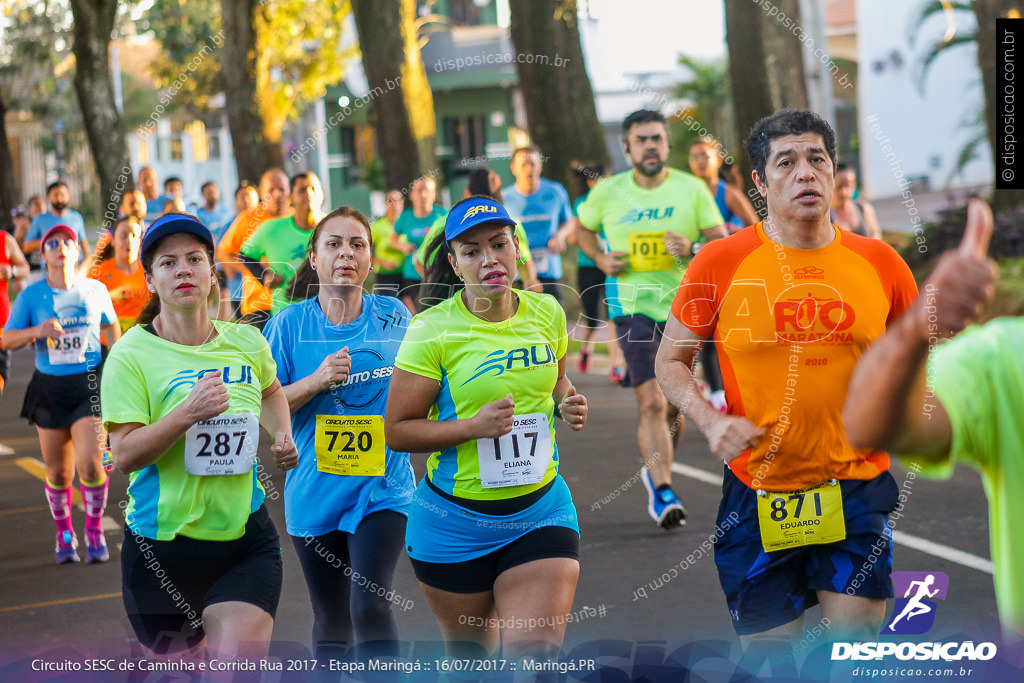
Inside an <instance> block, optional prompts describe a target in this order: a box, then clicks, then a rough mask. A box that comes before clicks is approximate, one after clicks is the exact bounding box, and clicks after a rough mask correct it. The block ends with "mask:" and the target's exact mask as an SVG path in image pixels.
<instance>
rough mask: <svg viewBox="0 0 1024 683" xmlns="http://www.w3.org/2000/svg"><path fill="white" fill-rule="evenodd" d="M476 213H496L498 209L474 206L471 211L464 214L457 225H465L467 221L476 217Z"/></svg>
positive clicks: (482, 205) (485, 205)
mask: <svg viewBox="0 0 1024 683" xmlns="http://www.w3.org/2000/svg"><path fill="white" fill-rule="evenodd" d="M478 213H498V207H496V206H488V205H487V204H481V205H480V206H474V207H473V208H472V209H470V210H469V211H467V212H466V215H465V216H463V217H462V220H461V221H459V223H460V224H461V223H465V222H466V221H467V220H469V219H470V218H472V217H473V216H475V215H477V214H478Z"/></svg>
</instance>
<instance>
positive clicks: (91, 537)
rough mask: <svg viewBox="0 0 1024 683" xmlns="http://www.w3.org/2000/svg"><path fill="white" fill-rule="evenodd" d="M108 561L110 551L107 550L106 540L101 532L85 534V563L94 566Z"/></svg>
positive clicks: (87, 532)
mask: <svg viewBox="0 0 1024 683" xmlns="http://www.w3.org/2000/svg"><path fill="white" fill-rule="evenodd" d="M109 559H110V551H109V550H108V549H107V539H106V538H105V537H104V536H103V532H102V531H96V532H93V531H86V532H85V562H86V564H96V563H97V562H106V561H107V560H109Z"/></svg>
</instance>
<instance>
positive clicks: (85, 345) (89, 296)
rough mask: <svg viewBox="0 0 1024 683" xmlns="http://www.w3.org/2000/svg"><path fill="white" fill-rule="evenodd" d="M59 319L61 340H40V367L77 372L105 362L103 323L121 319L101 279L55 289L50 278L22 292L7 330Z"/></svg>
mask: <svg viewBox="0 0 1024 683" xmlns="http://www.w3.org/2000/svg"><path fill="white" fill-rule="evenodd" d="M50 318H56V319H57V322H58V323H60V326H61V327H63V328H64V335H63V336H62V337H60V338H59V339H48V338H46V337H40V338H39V339H36V342H35V347H36V370H38V371H39V372H41V373H43V374H45V375H56V376H58V377H63V376H65V375H76V374H80V373H83V372H88V371H89V370H92V369H93V368H95V367H96V366H97V365H99V364H100V362H101V361H102V351H101V344H100V325H101V324H109V323H116V322H117V313H115V312H114V304H113V303H111V301H110V293H109V292H107V288H106V287H104V286H103V283H101V282H99V281H98V280H90V279H80V280H79V281H78V283H77V284H76V285H75V286H74V287H72V288H71V289H54V288H53V287H51V286H50V284H49V283H48V282H47V281H46V280H40V281H39V282H36V283H34V284H31V285H29V286H28V287H26V288H25V290H24V291H23V292H22V293H21V294H19V295H18V298H17V299H15V301H14V306H13V307H12V308H11V317H10V318H8V319H7V325H6V328H5V329H8V330H26V329H28V328H30V327H35V326H36V325H38V324H40V323H43V322H46V321H47V320H49V319H50Z"/></svg>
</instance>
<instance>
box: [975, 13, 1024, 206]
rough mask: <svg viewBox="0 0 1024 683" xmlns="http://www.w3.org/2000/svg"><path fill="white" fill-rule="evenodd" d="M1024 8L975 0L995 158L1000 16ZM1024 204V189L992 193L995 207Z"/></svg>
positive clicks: (987, 122)
mask: <svg viewBox="0 0 1024 683" xmlns="http://www.w3.org/2000/svg"><path fill="white" fill-rule="evenodd" d="M1022 10H1024V2H1021V0H974V13H975V15H976V16H977V17H978V67H979V68H980V69H981V84H982V89H983V90H984V92H985V126H986V130H987V133H988V144H989V146H990V147H991V148H992V161H993V163H995V162H996V161H997V160H998V156H999V154H998V152H997V150H998V149H999V148H998V147H997V140H998V139H999V127H998V124H997V121H998V120H999V119H1000V117H999V116H998V111H999V107H1000V102H1001V98H1000V97H999V94H998V93H997V92H996V69H997V68H998V64H999V62H998V50H999V49H1000V48H999V41H998V38H997V36H996V19H997V18H999V19H1003V18H1007V17H1010V16H1014V17H1016V18H1020V16H1021V11H1022ZM1021 205H1024V190H996V191H995V192H994V193H993V197H992V209H993V210H995V211H1000V210H1002V209H1007V208H1012V207H1017V206H1021Z"/></svg>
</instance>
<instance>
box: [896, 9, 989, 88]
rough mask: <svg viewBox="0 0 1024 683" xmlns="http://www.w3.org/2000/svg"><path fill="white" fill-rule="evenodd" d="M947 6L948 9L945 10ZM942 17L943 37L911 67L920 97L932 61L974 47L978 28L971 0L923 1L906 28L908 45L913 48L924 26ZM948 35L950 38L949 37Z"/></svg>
mask: <svg viewBox="0 0 1024 683" xmlns="http://www.w3.org/2000/svg"><path fill="white" fill-rule="evenodd" d="M946 5H948V6H949V9H948V10H947V8H946ZM940 16H941V17H942V18H943V19H944V22H945V24H946V31H944V32H943V37H942V38H940V39H938V40H934V41H932V42H931V43H929V44H928V46H927V47H926V48H925V52H924V54H923V55H922V56H921V57H919V58H918V59H917V60H916V61H915V64H914V74H915V80H916V81H917V89H918V91H919V92H920V93H921V94H922V95H923V94H924V86H925V81H926V80H927V77H928V71H929V70H930V69H931V67H932V65H933V64H934V63H935V60H936V59H938V57H939V56H940V55H942V54H944V53H945V52H946V51H948V50H950V49H952V48H955V47H958V46H961V45H977V42H978V26H977V21H976V20H975V17H974V3H973V2H972V1H970V0H960V1H955V0H926V1H925V2H924V3H922V4H921V6H920V8H919V9H918V11H917V12H915V13H914V14H913V15H912V16H911V18H910V21H909V22H908V24H907V42H908V43H909V44H910V46H911V47H914V46H915V45H914V44H915V43H916V42H917V39H918V37H919V36H920V35H921V32H922V31H921V29H922V28H923V27H924V25H925V24H929V23H931V24H933V25H935V24H936V23H937V22H934V21H933V19H935V18H936V17H940ZM950 33H951V34H952V35H950Z"/></svg>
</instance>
